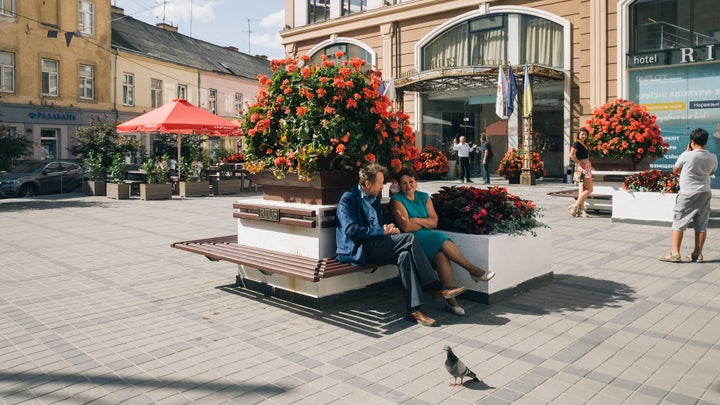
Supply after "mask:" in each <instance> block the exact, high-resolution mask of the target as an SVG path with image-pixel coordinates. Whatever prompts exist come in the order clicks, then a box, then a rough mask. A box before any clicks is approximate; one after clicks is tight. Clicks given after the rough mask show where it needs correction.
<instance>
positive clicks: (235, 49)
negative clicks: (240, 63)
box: [225, 45, 238, 52]
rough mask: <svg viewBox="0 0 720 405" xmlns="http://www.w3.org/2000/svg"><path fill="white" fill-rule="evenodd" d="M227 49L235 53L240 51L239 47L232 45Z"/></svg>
mask: <svg viewBox="0 0 720 405" xmlns="http://www.w3.org/2000/svg"><path fill="white" fill-rule="evenodd" d="M225 49H229V50H231V51H233V52H237V51H238V49H237V46H232V45H230V46H226V47H225Z"/></svg>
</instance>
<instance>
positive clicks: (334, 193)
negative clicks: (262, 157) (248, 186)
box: [249, 170, 358, 205]
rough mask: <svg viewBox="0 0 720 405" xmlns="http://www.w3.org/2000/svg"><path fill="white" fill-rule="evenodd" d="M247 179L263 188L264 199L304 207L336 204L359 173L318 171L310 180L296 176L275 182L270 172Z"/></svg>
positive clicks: (356, 182)
mask: <svg viewBox="0 0 720 405" xmlns="http://www.w3.org/2000/svg"><path fill="white" fill-rule="evenodd" d="M249 177H250V179H251V180H252V181H253V182H255V184H260V185H262V186H263V199H265V200H270V201H284V202H295V203H303V204H319V205H323V204H337V203H338V202H339V201H340V197H342V195H343V193H345V192H346V191H347V190H348V189H349V188H350V187H352V186H353V185H357V184H358V174H357V172H356V171H353V170H321V171H320V172H319V173H316V174H315V176H313V178H312V179H311V180H310V181H307V180H301V179H299V178H298V176H297V174H296V173H287V174H286V176H285V177H284V178H282V179H278V178H276V177H275V175H274V174H273V173H272V172H271V171H269V170H263V171H261V172H259V173H254V174H250V175H249Z"/></svg>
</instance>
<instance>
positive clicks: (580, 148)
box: [568, 128, 593, 218]
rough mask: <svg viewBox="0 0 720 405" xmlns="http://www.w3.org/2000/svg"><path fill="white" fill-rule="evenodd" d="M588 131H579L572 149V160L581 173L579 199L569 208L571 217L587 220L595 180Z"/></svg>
mask: <svg viewBox="0 0 720 405" xmlns="http://www.w3.org/2000/svg"><path fill="white" fill-rule="evenodd" d="M588 135H589V133H588V130H587V129H585V128H580V131H578V134H577V139H576V140H575V142H574V143H573V144H572V146H571V147H570V160H572V161H573V162H575V171H576V172H578V171H579V172H581V173H582V176H581V178H580V186H579V188H578V198H577V201H576V202H575V204H572V205H570V206H569V207H568V209H569V210H570V215H572V216H574V217H583V218H587V217H589V215H588V214H587V211H586V210H585V200H587V198H588V197H589V196H590V194H592V192H593V179H592V165H591V164H590V160H589V159H588V148H587V139H588Z"/></svg>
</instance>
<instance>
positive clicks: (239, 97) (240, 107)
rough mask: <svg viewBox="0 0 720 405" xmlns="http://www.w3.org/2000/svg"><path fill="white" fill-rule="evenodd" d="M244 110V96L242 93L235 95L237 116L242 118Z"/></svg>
mask: <svg viewBox="0 0 720 405" xmlns="http://www.w3.org/2000/svg"><path fill="white" fill-rule="evenodd" d="M243 110H244V108H243V95H242V93H235V116H236V117H241V116H242V114H243Z"/></svg>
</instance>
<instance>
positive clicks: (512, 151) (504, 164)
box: [497, 148, 545, 183]
mask: <svg viewBox="0 0 720 405" xmlns="http://www.w3.org/2000/svg"><path fill="white" fill-rule="evenodd" d="M523 154H524V151H523V149H522V148H520V149H517V148H509V149H508V150H507V152H505V155H504V156H503V158H502V160H500V164H499V166H498V171H497V172H498V174H499V175H501V176H502V177H503V178H505V179H507V180H509V181H510V182H511V183H512V182H519V181H520V175H521V174H522V167H523ZM530 170H531V171H532V174H533V175H534V176H535V178H536V179H539V178H541V177H543V176H545V165H544V164H543V162H542V160H540V154H539V153H537V152H533V153H532V167H531V168H530Z"/></svg>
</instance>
